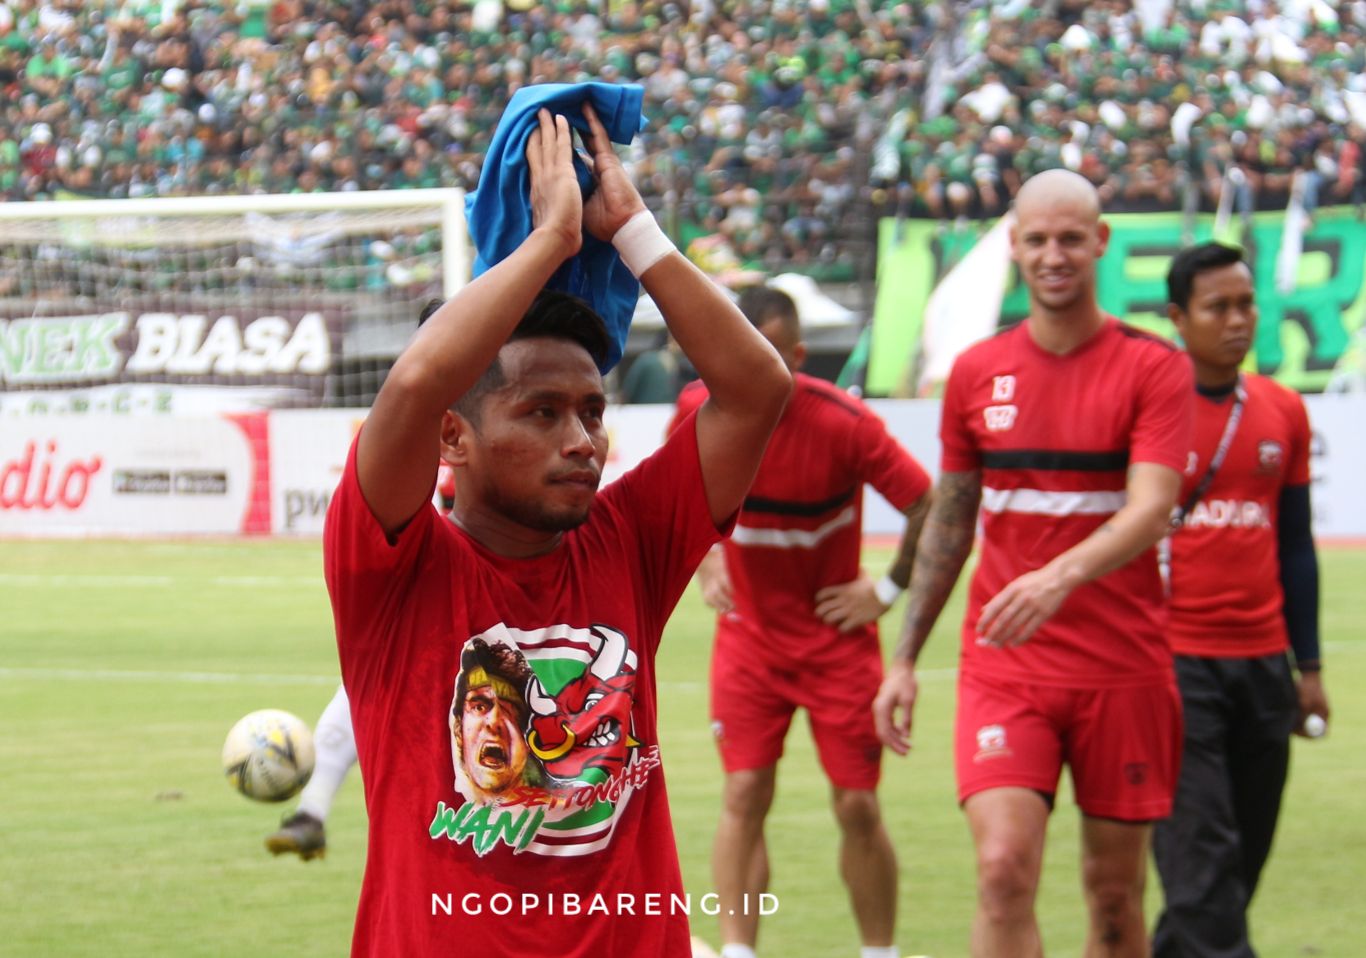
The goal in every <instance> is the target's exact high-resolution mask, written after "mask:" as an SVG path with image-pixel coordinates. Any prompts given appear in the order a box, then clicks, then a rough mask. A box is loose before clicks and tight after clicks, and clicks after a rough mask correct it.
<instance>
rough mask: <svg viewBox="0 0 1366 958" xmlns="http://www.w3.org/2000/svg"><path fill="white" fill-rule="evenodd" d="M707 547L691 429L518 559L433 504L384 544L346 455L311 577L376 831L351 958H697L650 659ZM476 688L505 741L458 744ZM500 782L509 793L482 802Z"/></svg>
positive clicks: (713, 535)
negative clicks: (330, 636) (329, 624)
mask: <svg viewBox="0 0 1366 958" xmlns="http://www.w3.org/2000/svg"><path fill="white" fill-rule="evenodd" d="M718 537H719V534H718V531H717V529H716V527H715V525H714V524H713V523H712V520H711V515H710V510H709V507H708V505H707V500H706V494H705V491H704V489H703V485H702V474H701V467H700V464H699V461H698V453H697V440H696V432H695V430H694V429H693V428H692V423H691V422H689V423H686V424H685V425H684V428H681V429H680V430H679V431H678V434H677V435H675V436H674V437H673V438H672V439H671V440H670V441H669V442H667V443H666V444H665V445H664V446H663V447H661V448H660V449H659V450H658V451H657V452H656V453H655V454H654V455H652V456H651V457H649V458H648V459H646V460H645V461H644V462H642V463H641V464H640V465H639V466H637V467H636V468H635V469H633V470H631V471H630V472H628V473H627V474H626V475H625V476H623V477H622V478H621V479H619V480H618V481H616V482H614V483H612V484H610V485H609V486H607V487H606V488H604V489H603V490H602V491H601V492H600V493H599V494H598V496H597V498H596V500H595V501H594V503H593V506H592V510H591V513H590V516H589V518H588V520H587V522H586V523H584V524H583V525H582V526H580V527H579V528H577V529H574V530H572V531H569V532H566V533H565V534H564V537H563V540H562V541H561V543H560V545H559V546H558V547H557V548H556V549H555V550H554V551H553V552H550V553H548V554H546V555H543V556H538V557H535V558H531V559H510V558H505V557H502V556H498V555H495V554H493V553H491V552H489V551H488V550H487V549H485V548H484V547H483V546H481V545H480V544H479V543H478V542H476V541H474V540H473V539H471V538H470V537H469V536H468V535H466V534H465V533H464V532H463V531H461V530H460V529H459V528H457V527H456V526H455V525H454V524H453V523H452V522H450V521H448V520H446V519H443V518H442V517H441V516H440V515H439V514H438V512H437V510H436V509H435V508H434V507H432V506H430V505H427V506H424V507H423V508H422V509H421V510H420V511H419V512H418V514H417V515H416V516H415V517H414V518H413V520H412V522H411V523H409V525H408V526H407V527H406V528H405V529H404V530H403V531H402V532H400V533H399V534H398V535H397V536H396V537H395V539H394V541H393V542H392V543H390V542H389V541H388V540H387V539H386V537H385V534H384V532H383V530H382V529H381V528H380V526H379V524H378V523H377V522H376V521H375V519H374V516H373V515H372V514H371V512H370V510H369V508H368V506H367V505H366V503H365V501H364V499H363V497H362V494H361V491H360V487H359V485H358V482H357V479H356V464H355V446H354V445H353V446H352V450H351V454H350V456H349V457H348V460H347V464H346V469H345V472H344V473H343V476H342V481H341V484H340V486H339V487H338V489H337V492H336V494H335V496H334V498H333V500H332V504H331V507H330V509H329V512H328V516H327V524H326V528H325V532H324V564H325V567H326V574H327V585H328V591H329V593H330V595H331V599H332V607H333V614H334V618H335V622H336V630H337V646H338V650H339V653H340V658H341V671H342V679H343V682H344V683H345V686H346V689H347V692H348V693H349V695H350V699H351V712H352V716H353V720H354V725H355V732H356V747H357V750H358V752H359V758H360V765H361V768H363V769H364V770H365V775H364V780H365V801H366V806H367V808H368V811H369V816H370V837H369V849H368V857H367V861H366V869H365V880H364V883H363V885H362V887H361V895H360V904H359V908H358V912H357V915H356V927H355V934H354V937H353V940H352V954H353V955H356V956H375V958H380V956H384V958H388V956H393V955H404V956H413V958H417V956H435V955H450V956H457V955H467V954H478V955H480V956H481V958H498V956H505V958H525V956H527V955H561V956H567V958H568V956H574V958H590V956H591V958H604V956H628V955H660V956H668V958H686V956H688V955H689V954H690V947H689V934H688V919H687V917H686V912H685V911H684V910H682V909H681V908H680V907H678V906H677V905H676V904H675V899H676V898H677V899H681V898H682V895H683V887H682V880H681V876H680V873H679V867H678V855H677V850H676V848H675V845H674V836H673V830H672V826H671V823H670V819H669V811H668V798H667V795H666V793H665V788H664V775H663V769H662V768H661V767H660V756H659V747H658V740H659V739H658V734H657V731H656V714H655V713H656V705H655V703H656V698H655V652H656V649H657V648H658V645H659V641H660V634H661V632H662V630H663V628H664V624H665V622H666V620H667V619H668V616H669V614H670V612H671V611H672V609H673V607H674V605H675V604H676V603H677V601H678V598H679V596H680V595H681V594H682V591H683V589H684V588H685V587H686V586H687V583H688V580H689V578H690V577H691V575H692V573H693V570H694V569H695V568H696V566H697V563H698V562H699V561H700V559H701V557H702V556H703V554H705V552H706V550H707V549H708V548H709V547H710V546H711V544H712V543H714V542H715V541H716V540H717V538H718ZM495 651H496V652H498V653H500V654H502V656H503V658H504V659H509V658H510V659H511V661H513V662H514V663H515V664H516V665H517V666H518V668H519V669H520V670H521V671H520V672H518V673H517V677H512V678H509V677H508V675H509V674H510V673H506V674H498V675H495V674H494V665H495V662H496V661H497V659H496V657H495V656H494V654H493V652H495ZM470 656H474V658H473V659H472V658H470ZM475 686H482V689H481V694H482V695H483V696H484V699H483V701H484V702H486V703H495V702H496V703H497V708H498V709H500V710H501V711H495V710H493V709H490V708H484V710H483V711H482V712H478V711H477V710H476V711H474V712H472V713H471V714H472V715H474V716H476V717H477V718H479V719H488V718H491V717H499V716H506V717H508V720H509V722H513V723H519V724H514V725H513V731H512V732H511V733H510V734H505V735H504V737H503V738H497V737H496V735H482V733H479V732H477V730H475V729H474V723H473V722H471V725H470V730H469V731H467V730H466V725H465V720H464V714H465V713H464V711H463V710H462V706H461V704H460V702H461V699H460V695H459V693H460V691H461V689H462V687H470V688H473V687H475ZM495 694H496V696H497V698H496V699H495ZM471 701H475V702H477V701H478V698H477V697H476V699H475V700H469V698H468V696H466V698H465V707H466V708H469V707H471ZM504 728H505V726H504ZM480 736H482V737H480ZM476 737H478V738H479V742H478V743H476V744H472V745H471V746H470V748H469V750H468V755H467V758H466V759H465V760H463V761H462V755H466V752H465V745H464V742H465V741H466V739H467V738H476ZM490 743H492V744H490ZM537 749H539V751H538V750H537ZM494 768H496V769H500V770H502V771H504V772H507V773H508V775H511V776H515V778H513V779H512V780H511V781H510V782H503V783H500V784H498V785H497V786H489V789H488V790H487V791H484V792H479V791H476V790H475V786H474V784H473V783H474V781H475V780H476V779H475V778H474V776H478V775H482V774H486V773H488V772H490V770H491V769H494ZM495 787H496V789H497V791H494V788H495ZM575 911H577V914H575V913H574V912H575ZM448 912H449V913H448Z"/></svg>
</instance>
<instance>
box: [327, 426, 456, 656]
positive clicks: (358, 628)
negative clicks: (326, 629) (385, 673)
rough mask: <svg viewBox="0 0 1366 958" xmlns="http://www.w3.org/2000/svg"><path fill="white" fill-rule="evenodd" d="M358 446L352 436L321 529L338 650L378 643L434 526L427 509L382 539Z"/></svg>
mask: <svg viewBox="0 0 1366 958" xmlns="http://www.w3.org/2000/svg"><path fill="white" fill-rule="evenodd" d="M359 440H360V434H359V433H357V435H356V440H354V441H353V442H352V443H351V449H350V451H349V452H348V453H347V456H346V467H345V468H344V469H343V470H342V478H341V482H340V483H339V484H338V485H337V489H336V491H335V492H334V493H333V494H332V501H331V503H330V504H329V505H328V509H327V520H326V523H325V524H324V527H323V571H324V574H325V576H326V579H327V591H328V593H329V595H330V596H331V598H332V614H333V617H334V619H335V621H336V629H337V644H338V646H339V647H341V648H342V649H343V650H345V649H346V648H348V647H356V646H364V645H371V644H374V643H376V642H378V641H380V640H381V639H382V633H381V629H380V623H381V622H382V621H383V620H384V617H385V615H386V614H387V613H388V612H390V611H392V609H393V608H394V607H395V605H396V604H397V603H399V602H401V601H402V597H403V594H404V592H405V590H407V589H408V587H409V585H410V583H411V581H412V579H413V572H414V570H415V569H416V567H417V565H418V563H419V561H420V560H421V557H422V555H423V553H424V551H425V548H426V546H427V544H428V543H429V542H430V541H431V538H432V535H433V531H434V528H435V525H436V522H437V520H438V516H437V511H436V508H435V507H434V506H433V505H432V504H431V503H426V504H424V505H423V507H422V508H421V509H419V510H418V512H417V514H416V515H415V516H414V517H413V519H412V521H411V522H409V523H408V525H407V526H405V527H404V528H403V530H402V531H401V532H399V533H398V534H397V535H396V536H394V537H393V538H392V539H391V538H390V537H389V536H387V535H386V534H385V532H384V529H383V527H382V526H380V524H379V520H378V519H376V518H375V515H374V513H373V512H371V511H370V506H369V504H368V503H366V501H365V496H364V494H363V493H362V492H361V488H360V480H359V478H358V476H357V474H356V445H357V443H358V442H359Z"/></svg>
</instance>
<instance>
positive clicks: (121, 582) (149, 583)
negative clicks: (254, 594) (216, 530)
mask: <svg viewBox="0 0 1366 958" xmlns="http://www.w3.org/2000/svg"><path fill="white" fill-rule="evenodd" d="M178 584H190V585H194V584H208V585H227V586H245V587H250V588H257V587H259V586H288V587H290V588H294V587H296V586H300V585H316V586H318V587H319V588H323V587H324V586H323V577H322V574H321V573H319V574H318V575H282V576H266V575H211V576H172V575H73V574H68V573H63V574H59V575H42V574H38V573H18V572H0V585H25V586H40V587H41V586H61V587H66V586H92V587H94V586H111V587H118V588H124V587H132V588H163V587H165V586H172V585H178Z"/></svg>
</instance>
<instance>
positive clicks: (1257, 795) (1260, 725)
mask: <svg viewBox="0 0 1366 958" xmlns="http://www.w3.org/2000/svg"><path fill="white" fill-rule="evenodd" d="M1239 665H1240V666H1241V667H1242V675H1243V677H1244V679H1245V682H1244V683H1243V684H1241V685H1240V686H1239V688H1238V715H1239V721H1237V722H1236V723H1235V724H1234V726H1233V729H1232V732H1233V743H1232V747H1231V750H1230V755H1229V772H1230V776H1231V779H1232V783H1233V811H1234V816H1235V818H1236V820H1237V822H1238V833H1239V836H1240V838H1241V843H1242V851H1243V854H1242V879H1243V887H1244V888H1245V889H1246V891H1247V899H1248V901H1249V902H1251V900H1252V896H1253V895H1254V894H1255V893H1256V891H1257V882H1258V880H1259V879H1260V878H1261V875H1262V866H1263V865H1265V864H1266V859H1267V856H1268V855H1270V854H1271V840H1272V838H1273V837H1274V836H1275V834H1276V819H1277V818H1278V817H1279V815H1280V810H1281V793H1282V792H1283V791H1284V789H1285V780H1286V775H1287V773H1288V771H1289V769H1290V733H1291V730H1292V729H1293V728H1294V725H1295V720H1296V718H1297V717H1298V715H1299V701H1298V698H1297V696H1296V694H1295V680H1294V678H1293V677H1292V676H1291V674H1290V663H1289V661H1288V660H1287V659H1286V657H1285V656H1284V655H1271V656H1266V657H1264V658H1256V659H1247V660H1240V661H1239Z"/></svg>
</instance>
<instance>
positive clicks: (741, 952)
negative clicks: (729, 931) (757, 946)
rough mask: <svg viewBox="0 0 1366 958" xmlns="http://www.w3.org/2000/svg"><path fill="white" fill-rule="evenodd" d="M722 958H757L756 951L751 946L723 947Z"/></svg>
mask: <svg viewBox="0 0 1366 958" xmlns="http://www.w3.org/2000/svg"><path fill="white" fill-rule="evenodd" d="M721 958H755V955H754V949H753V948H751V947H750V946H749V945H739V944H734V943H732V944H729V945H722V946H721Z"/></svg>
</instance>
